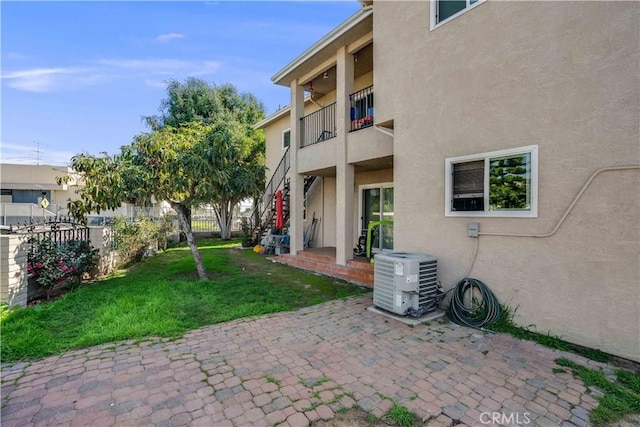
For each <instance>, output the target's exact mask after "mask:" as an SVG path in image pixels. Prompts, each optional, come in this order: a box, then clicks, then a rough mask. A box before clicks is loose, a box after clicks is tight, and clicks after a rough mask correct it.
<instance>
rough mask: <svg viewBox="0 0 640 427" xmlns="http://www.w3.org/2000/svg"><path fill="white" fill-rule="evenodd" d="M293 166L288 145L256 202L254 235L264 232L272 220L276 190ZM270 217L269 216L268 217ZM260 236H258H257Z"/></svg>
mask: <svg viewBox="0 0 640 427" xmlns="http://www.w3.org/2000/svg"><path fill="white" fill-rule="evenodd" d="M290 166H291V164H290V161H289V147H287V149H286V151H285V152H284V154H283V155H282V158H281V159H280V163H278V166H277V167H276V169H275V171H274V172H273V175H271V179H270V180H269V182H268V183H267V185H266V186H265V188H264V191H263V192H262V195H261V196H260V198H259V199H258V203H256V207H255V209H254V211H253V214H252V215H251V218H252V220H256V223H255V224H254V227H253V232H254V235H256V234H257V235H259V234H262V231H264V228H265V227H266V224H268V223H269V221H271V218H272V217H273V215H275V212H274V211H273V209H272V206H273V200H274V198H275V196H276V191H277V190H278V188H280V185H281V184H282V182H283V181H284V179H285V177H286V176H287V172H289V167H290ZM267 217H268V218H267ZM256 237H258V236H256Z"/></svg>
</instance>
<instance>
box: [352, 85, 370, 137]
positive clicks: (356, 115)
mask: <svg viewBox="0 0 640 427" xmlns="http://www.w3.org/2000/svg"><path fill="white" fill-rule="evenodd" d="M349 102H350V104H351V132H353V131H356V130H360V129H364V128H368V127H370V126H373V85H372V86H369V87H366V88H364V89H362V90H359V91H357V92H355V93H353V94H351V95H349Z"/></svg>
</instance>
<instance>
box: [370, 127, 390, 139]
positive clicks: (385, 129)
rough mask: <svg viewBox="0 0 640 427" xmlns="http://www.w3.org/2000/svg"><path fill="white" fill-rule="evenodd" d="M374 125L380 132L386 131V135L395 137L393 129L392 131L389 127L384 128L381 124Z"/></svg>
mask: <svg viewBox="0 0 640 427" xmlns="http://www.w3.org/2000/svg"><path fill="white" fill-rule="evenodd" d="M373 127H374V128H375V129H376V130H377V131H380V132H382V133H384V134H385V135H389V136H390V137H391V138H393V137H394V135H393V132H392V131H390V130H389V129H387V128H383V127H382V126H380V125H373Z"/></svg>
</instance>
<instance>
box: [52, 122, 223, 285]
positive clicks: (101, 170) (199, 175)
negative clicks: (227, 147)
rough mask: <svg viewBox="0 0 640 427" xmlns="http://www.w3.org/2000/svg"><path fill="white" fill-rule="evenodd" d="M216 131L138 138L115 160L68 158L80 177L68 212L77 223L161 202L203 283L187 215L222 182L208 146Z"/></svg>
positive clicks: (166, 131) (191, 129) (192, 128)
mask: <svg viewBox="0 0 640 427" xmlns="http://www.w3.org/2000/svg"><path fill="white" fill-rule="evenodd" d="M221 132H225V129H224V128H223V126H222V125H218V126H217V128H216V127H212V126H206V125H203V124H201V123H195V122H194V123H191V124H190V125H185V126H182V127H180V128H173V127H165V128H163V129H159V130H156V131H153V132H150V133H143V134H140V135H138V136H136V137H135V140H134V142H133V143H132V144H130V145H127V146H123V147H121V152H120V154H118V155H114V156H111V155H109V154H107V153H103V154H102V156H93V155H87V154H78V155H76V156H74V157H73V158H72V159H71V167H72V168H73V169H74V170H75V171H76V172H78V173H79V174H80V175H81V176H82V180H83V184H84V186H82V187H79V188H78V189H77V190H76V193H77V194H78V195H79V196H80V197H79V198H78V199H77V200H74V201H70V202H69V205H68V206H69V211H70V213H71V214H72V215H73V216H74V217H76V218H79V219H80V218H84V217H85V215H86V214H88V213H90V212H98V213H100V212H101V211H103V210H108V209H116V208H118V207H120V206H121V205H122V204H123V203H134V204H136V205H139V206H149V205H151V201H152V198H155V200H164V201H167V202H168V203H169V204H170V205H171V207H172V208H173V210H175V212H176V214H177V215H178V220H179V221H180V225H181V226H182V229H183V230H184V231H185V234H186V236H187V243H188V245H189V248H190V249H191V253H192V254H193V258H194V260H195V262H196V268H197V270H198V277H200V279H206V278H207V274H206V271H205V269H204V266H203V264H202V257H201V256H200V252H199V250H198V247H197V245H196V242H195V239H194V237H193V233H192V232H191V224H189V221H188V220H187V212H188V210H189V209H190V208H191V206H193V205H195V204H198V203H202V201H203V200H208V199H209V198H211V197H213V194H214V193H213V185H212V183H213V182H216V181H217V182H223V181H225V180H227V179H228V175H227V174H226V173H225V171H223V170H220V169H218V168H217V167H216V165H217V164H218V163H219V162H220V159H218V158H217V156H218V155H219V153H218V151H217V148H216V147H214V145H215V140H216V134H219V133H221ZM62 179H63V178H62ZM59 180H61V178H59Z"/></svg>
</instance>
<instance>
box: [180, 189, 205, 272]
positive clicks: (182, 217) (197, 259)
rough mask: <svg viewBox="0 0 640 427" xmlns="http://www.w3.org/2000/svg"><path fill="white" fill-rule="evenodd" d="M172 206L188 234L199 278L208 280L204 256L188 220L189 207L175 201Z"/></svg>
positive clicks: (188, 242)
mask: <svg viewBox="0 0 640 427" xmlns="http://www.w3.org/2000/svg"><path fill="white" fill-rule="evenodd" d="M171 207H172V208H173V210H174V211H176V213H177V214H178V220H179V221H180V225H181V226H182V229H183V230H184V234H185V235H186V236H187V244H188V245H189V249H191V255H193V260H194V261H195V262H196V270H198V278H200V280H207V279H208V277H207V272H206V271H205V269H204V264H203V263H202V256H200V251H199V250H198V246H197V245H196V239H195V238H194V237H193V232H192V231H191V223H190V221H189V220H188V218H189V216H188V215H187V211H189V208H187V207H185V206H183V205H181V204H180V203H175V202H171Z"/></svg>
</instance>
